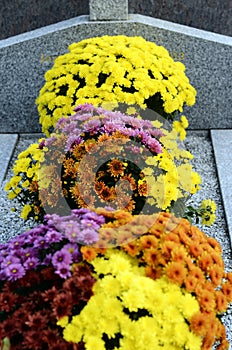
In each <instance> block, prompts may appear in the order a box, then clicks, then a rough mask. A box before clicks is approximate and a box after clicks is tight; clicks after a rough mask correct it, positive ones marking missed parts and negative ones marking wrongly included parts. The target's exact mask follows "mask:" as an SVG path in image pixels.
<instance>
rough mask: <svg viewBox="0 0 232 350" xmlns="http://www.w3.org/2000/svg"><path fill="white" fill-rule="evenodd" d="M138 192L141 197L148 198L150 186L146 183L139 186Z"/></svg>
mask: <svg viewBox="0 0 232 350" xmlns="http://www.w3.org/2000/svg"><path fill="white" fill-rule="evenodd" d="M138 192H139V195H140V196H145V197H146V196H147V195H148V184H147V183H146V182H143V183H141V184H139V186H138Z"/></svg>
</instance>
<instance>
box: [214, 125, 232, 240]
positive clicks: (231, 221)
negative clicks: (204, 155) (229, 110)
mask: <svg viewBox="0 0 232 350" xmlns="http://www.w3.org/2000/svg"><path fill="white" fill-rule="evenodd" d="M211 138H212V144H213V149H214V155H215V161H216V166H217V173H218V178H219V184H220V189H221V194H222V199H223V204H224V209H225V215H226V221H227V225H228V230H229V233H230V238H231V242H232V153H231V150H232V129H231V130H211Z"/></svg>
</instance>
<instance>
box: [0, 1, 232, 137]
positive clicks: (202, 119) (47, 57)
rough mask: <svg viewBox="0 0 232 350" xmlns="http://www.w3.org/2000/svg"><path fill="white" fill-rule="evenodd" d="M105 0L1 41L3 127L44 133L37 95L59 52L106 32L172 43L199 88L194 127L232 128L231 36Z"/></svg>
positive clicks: (169, 46) (176, 56)
mask: <svg viewBox="0 0 232 350" xmlns="http://www.w3.org/2000/svg"><path fill="white" fill-rule="evenodd" d="M102 1H103V0H92V1H91V2H90V16H79V17H75V18H72V19H70V20H66V21H63V22H59V23H57V24H54V25H50V26H47V27H43V28H40V29H37V30H34V31H31V32H28V33H24V34H21V35H17V36H15V37H11V38H8V39H5V40H2V41H0V68H1V69H0V84H1V94H0V105H1V110H0V130H1V131H2V132H16V133H17V132H20V133H22V132H40V131H41V128H40V125H39V122H38V120H39V117H38V112H37V108H36V105H35V99H36V97H37V96H38V94H39V91H40V89H41V87H42V86H43V84H44V73H45V72H46V71H47V70H48V69H49V68H51V67H52V65H53V62H54V59H55V58H56V57H57V56H59V55H61V54H63V53H65V52H67V49H68V46H69V44H71V43H73V42H77V41H80V40H82V39H85V38H90V37H93V36H102V35H129V36H142V37H144V38H145V39H147V40H150V41H153V42H155V43H157V44H158V45H163V46H164V47H166V48H167V49H168V50H169V52H170V54H171V55H172V57H173V58H174V59H175V60H179V61H182V62H183V63H184V64H185V66H186V74H187V76H188V77H189V79H190V82H191V83H192V84H193V85H194V87H195V88H196V90H197V93H198V95H197V102H196V104H195V105H194V106H193V107H191V108H187V109H186V110H185V112H186V115H187V116H188V118H189V121H190V128H192V129H210V128H232V116H231V106H232V94H231V88H232V79H231V78H232V76H231V75H232V73H231V72H232V67H231V65H232V63H231V62H232V61H231V56H232V38H231V37H228V36H223V35H219V34H215V33H210V32H206V31H202V30H198V29H194V28H190V27H187V26H183V25H179V24H174V23H170V22H167V21H163V20H159V19H155V18H151V17H147V16H141V15H130V14H129V15H128V6H127V0H117V1H116V2H115V1H112V5H111V6H110V7H108V6H107V7H105V6H104V7H103V10H102V7H101V6H100V5H99V4H101V3H102ZM113 3H115V4H114V5H113ZM103 12H104V17H105V18H106V17H107V18H106V19H104V20H103V19H102V17H103ZM93 19H94V20H93Z"/></svg>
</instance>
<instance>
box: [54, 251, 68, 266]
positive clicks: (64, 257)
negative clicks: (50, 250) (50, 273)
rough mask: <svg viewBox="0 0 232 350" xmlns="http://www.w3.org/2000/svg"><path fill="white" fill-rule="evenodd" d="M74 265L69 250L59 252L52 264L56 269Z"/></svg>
mask: <svg viewBox="0 0 232 350" xmlns="http://www.w3.org/2000/svg"><path fill="white" fill-rule="evenodd" d="M71 263H72V255H71V253H70V252H69V251H68V249H65V248H62V249H61V250H58V251H57V252H56V253H55V254H54V255H53V257H52V264H53V266H54V267H55V268H56V267H57V266H59V265H60V264H66V265H69V264H71Z"/></svg>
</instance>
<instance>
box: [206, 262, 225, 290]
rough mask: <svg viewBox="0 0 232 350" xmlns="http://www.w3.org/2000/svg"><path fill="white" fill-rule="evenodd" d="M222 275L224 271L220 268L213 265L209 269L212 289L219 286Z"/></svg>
mask: <svg viewBox="0 0 232 350" xmlns="http://www.w3.org/2000/svg"><path fill="white" fill-rule="evenodd" d="M223 275H224V271H223V269H222V268H221V267H220V266H218V265H215V264H214V265H212V266H211V267H210V269H209V277H210V279H211V282H212V284H213V286H214V287H216V286H218V285H220V284H221V282H222V277H223Z"/></svg>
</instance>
